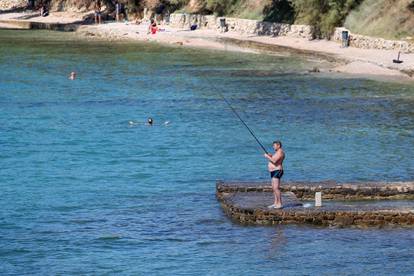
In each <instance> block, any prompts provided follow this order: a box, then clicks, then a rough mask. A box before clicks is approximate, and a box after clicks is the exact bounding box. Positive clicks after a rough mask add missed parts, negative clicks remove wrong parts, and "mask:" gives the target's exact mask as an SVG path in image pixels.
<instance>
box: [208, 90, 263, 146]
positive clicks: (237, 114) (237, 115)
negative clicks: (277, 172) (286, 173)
mask: <svg viewBox="0 0 414 276" xmlns="http://www.w3.org/2000/svg"><path fill="white" fill-rule="evenodd" d="M211 86H213V88H215V90H216V92H217V94H218V95H220V97H221V98H222V99H223V101H224V102H225V103H226V104H227V105H228V106H229V107H230V109H231V111H233V113H234V114H235V115H236V117H237V118H238V119H239V120H240V122H242V124H243V125H244V126H245V127H246V128H247V130H248V131H249V132H250V134H251V135H252V136H253V138H254V139H255V140H256V142H257V143H258V144H259V146H260V147H261V148H262V150H263V151H264V152H265V153H266V154H269V153H268V152H267V150H266V148H265V147H264V146H263V144H262V143H261V142H260V141H259V139H258V138H257V137H256V135H255V134H254V132H253V130H252V129H251V128H250V127H249V126H248V125H247V124H246V122H245V121H244V120H243V119H242V118H241V117H240V115H239V113H238V112H237V111H236V109H234V107H233V106H232V105H231V104H230V102H229V101H228V100H227V99H226V98H225V97H224V96H223V94H222V93H221V92H220V90H219V89H217V87H216V86H215V85H213V84H212V85H211Z"/></svg>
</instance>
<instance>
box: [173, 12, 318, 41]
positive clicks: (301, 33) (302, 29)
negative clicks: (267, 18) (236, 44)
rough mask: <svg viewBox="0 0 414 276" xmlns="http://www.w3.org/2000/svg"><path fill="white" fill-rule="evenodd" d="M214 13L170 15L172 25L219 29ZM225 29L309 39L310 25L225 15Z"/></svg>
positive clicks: (218, 21) (240, 32)
mask: <svg viewBox="0 0 414 276" xmlns="http://www.w3.org/2000/svg"><path fill="white" fill-rule="evenodd" d="M221 18H224V17H216V16H214V15H199V14H185V13H174V14H171V15H170V23H171V25H172V26H173V27H177V28H189V27H190V26H191V25H192V24H197V25H198V26H199V27H200V28H204V29H210V30H217V31H219V30H220V19H221ZM225 19H226V24H227V30H228V31H229V32H236V33H239V34H246V35H267V36H291V37H301V38H307V39H311V38H312V34H311V27H310V26H307V25H289V24H283V23H272V22H263V21H257V20H249V19H240V18H231V17H225Z"/></svg>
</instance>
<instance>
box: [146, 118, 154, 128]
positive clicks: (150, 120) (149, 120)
mask: <svg viewBox="0 0 414 276" xmlns="http://www.w3.org/2000/svg"><path fill="white" fill-rule="evenodd" d="M147 124H148V125H149V126H152V125H153V124H154V120H153V119H152V118H151V117H150V118H148V121H147Z"/></svg>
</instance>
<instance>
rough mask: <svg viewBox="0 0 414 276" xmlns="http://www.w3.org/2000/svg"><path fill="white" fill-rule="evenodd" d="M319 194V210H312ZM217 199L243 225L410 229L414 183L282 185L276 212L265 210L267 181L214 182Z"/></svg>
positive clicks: (269, 192)
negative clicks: (394, 227) (281, 207)
mask: <svg viewBox="0 0 414 276" xmlns="http://www.w3.org/2000/svg"><path fill="white" fill-rule="evenodd" d="M318 191H320V192H322V197H323V198H324V200H325V201H324V204H323V206H322V207H315V206H314V196H315V192H318ZM216 195H217V199H218V200H219V202H220V204H221V206H222V208H223V210H224V212H225V213H226V214H227V215H228V216H229V217H230V218H232V219H233V220H235V221H238V222H240V223H243V224H262V225H272V224H290V223H293V224H313V225H320V226H334V227H343V226H356V227H384V226H407V227H413V226H414V182H394V183H385V182H383V183H375V182H358V183H342V184H341V183H336V182H330V181H328V182H313V183H306V182H290V183H284V184H283V186H282V199H283V201H284V203H283V205H284V208H283V209H281V210H278V209H269V208H268V207H267V206H268V205H270V204H272V202H273V194H272V188H271V186H270V185H269V183H264V182H244V183H241V182H218V183H217V187H216ZM307 200H309V202H307Z"/></svg>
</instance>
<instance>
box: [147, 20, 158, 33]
mask: <svg viewBox="0 0 414 276" xmlns="http://www.w3.org/2000/svg"><path fill="white" fill-rule="evenodd" d="M157 30H158V27H157V22H155V20H154V19H151V23H150V25H149V27H148V34H149V33H151V34H156V33H157Z"/></svg>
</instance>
